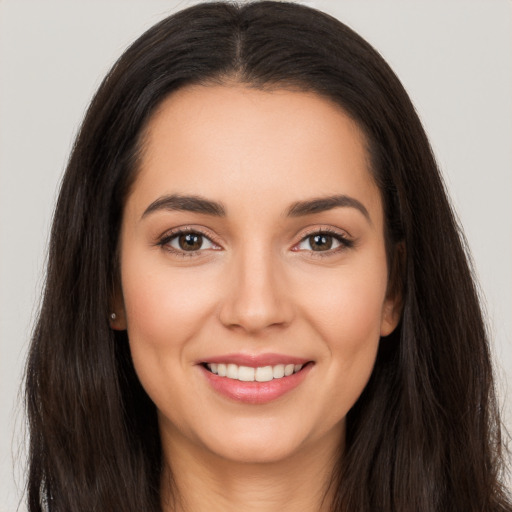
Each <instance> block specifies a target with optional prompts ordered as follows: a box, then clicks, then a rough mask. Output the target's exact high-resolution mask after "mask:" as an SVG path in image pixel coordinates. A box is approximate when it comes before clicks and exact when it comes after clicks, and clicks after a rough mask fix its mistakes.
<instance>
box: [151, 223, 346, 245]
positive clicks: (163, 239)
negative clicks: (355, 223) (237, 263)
mask: <svg viewBox="0 0 512 512" xmlns="http://www.w3.org/2000/svg"><path fill="white" fill-rule="evenodd" d="M181 233H198V234H200V235H201V236H204V237H205V238H207V239H208V240H210V242H212V243H213V244H215V245H218V246H220V247H221V248H223V245H224V244H223V243H221V242H220V241H219V237H218V236H216V235H215V234H211V233H210V230H208V229H207V228H203V227H202V226H194V225H182V226H178V227H175V228H171V229H169V230H167V231H165V232H164V233H162V235H160V236H159V237H158V238H157V243H158V244H159V245H162V244H163V243H167V242H168V241H169V240H171V239H172V238H174V237H176V236H178V235H180V234H181ZM320 233H324V234H328V235H330V236H334V237H336V238H340V239H341V240H345V241H353V240H354V239H353V237H352V235H350V233H348V231H346V230H345V229H341V228H335V227H332V226H318V225H317V226H308V227H306V228H302V229H301V230H300V231H299V232H298V233H297V234H296V235H295V236H294V238H295V242H293V245H292V247H295V246H296V245H297V244H299V243H301V242H302V241H304V240H305V239H306V238H308V237H310V236H312V235H315V234H320ZM297 236H299V238H298V239H297V238H296V237H297Z"/></svg>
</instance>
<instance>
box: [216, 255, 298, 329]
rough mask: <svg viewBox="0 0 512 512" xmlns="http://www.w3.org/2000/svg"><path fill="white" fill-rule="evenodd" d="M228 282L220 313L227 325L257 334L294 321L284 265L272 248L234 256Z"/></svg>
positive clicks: (221, 318) (224, 323)
mask: <svg viewBox="0 0 512 512" xmlns="http://www.w3.org/2000/svg"><path fill="white" fill-rule="evenodd" d="M253 249H254V247H253ZM227 282H228V283H229V284H228V286H227V293H226V294H225V295H224V300H223V302H222V304H221V307H220V313H219V318H220V321H221V323H222V324H223V325H224V326H225V327H228V328H230V329H240V330H243V331H244V332H246V333H250V334H257V333H260V332H262V331H265V330H266V329H268V328H270V327H285V326H287V325H288V324H289V323H290V322H291V320H292V318H293V304H292V301H291V298H290V296H289V293H288V287H287V283H286V279H285V277H284V272H283V269H282V265H281V263H280V262H279V261H278V258H277V257H276V256H273V255H272V254H271V251H270V250H267V251H265V250H264V249H263V248H261V249H260V250H245V251H243V252H242V253H240V254H239V255H238V256H233V260H232V261H231V262H230V268H229V271H228V276H227Z"/></svg>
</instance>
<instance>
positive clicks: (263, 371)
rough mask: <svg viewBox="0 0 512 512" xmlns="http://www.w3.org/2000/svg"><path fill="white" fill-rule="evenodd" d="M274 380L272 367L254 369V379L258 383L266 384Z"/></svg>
mask: <svg viewBox="0 0 512 512" xmlns="http://www.w3.org/2000/svg"><path fill="white" fill-rule="evenodd" d="M273 378H274V372H273V371H272V366H263V367H260V368H256V375H255V376H254V379H255V380H257V381H258V382H268V381H269V380H272V379H273Z"/></svg>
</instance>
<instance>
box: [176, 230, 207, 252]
mask: <svg viewBox="0 0 512 512" xmlns="http://www.w3.org/2000/svg"><path fill="white" fill-rule="evenodd" d="M178 245H179V248H180V249H181V250H182V251H198V250H199V249H201V247H202V245H203V235H200V234H198V233H183V234H181V235H179V236H178Z"/></svg>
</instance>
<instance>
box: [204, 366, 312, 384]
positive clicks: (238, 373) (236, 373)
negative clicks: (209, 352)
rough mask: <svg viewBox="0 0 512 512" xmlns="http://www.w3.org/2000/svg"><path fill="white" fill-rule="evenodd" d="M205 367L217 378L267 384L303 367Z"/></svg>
mask: <svg viewBox="0 0 512 512" xmlns="http://www.w3.org/2000/svg"><path fill="white" fill-rule="evenodd" d="M206 366H207V367H208V369H209V370H210V371H211V372H212V373H216V374H217V375H218V376H219V377H227V378H228V379H235V380H240V381H242V382H254V381H256V382H269V381H271V380H272V379H282V378H283V377H289V376H290V375H292V374H293V373H297V372H298V371H300V370H301V369H302V367H303V365H302V364H295V365H294V364H287V365H284V364H276V365H275V366H259V367H257V368H252V367H250V366H238V365H236V364H233V363H229V364H222V363H219V364H216V363H208V364H207V365H206Z"/></svg>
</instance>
